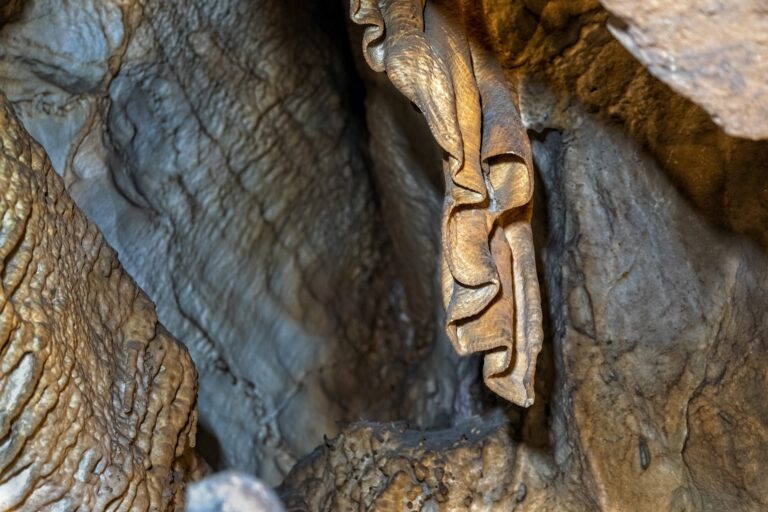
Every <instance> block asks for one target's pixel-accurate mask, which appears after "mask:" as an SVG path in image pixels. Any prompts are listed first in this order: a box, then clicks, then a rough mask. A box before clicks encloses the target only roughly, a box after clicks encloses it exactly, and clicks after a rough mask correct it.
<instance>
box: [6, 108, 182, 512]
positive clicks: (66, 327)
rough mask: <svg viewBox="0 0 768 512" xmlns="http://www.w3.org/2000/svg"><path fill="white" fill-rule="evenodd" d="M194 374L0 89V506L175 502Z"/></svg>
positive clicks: (157, 505)
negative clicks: (65, 189) (17, 117)
mask: <svg viewBox="0 0 768 512" xmlns="http://www.w3.org/2000/svg"><path fill="white" fill-rule="evenodd" d="M195 393H196V373H195V369H194V366H193V365H192V361H191V359H190V357H189V355H188V354H187V352H186V350H185V349H184V348H183V346H181V345H180V344H179V343H178V342H176V341H175V340H174V339H173V338H172V337H170V336H169V335H168V333H167V332H166V331H165V329H164V328H163V327H162V326H161V325H160V324H158V322H157V318H156V316H155V311H154V307H153V305H152V303H151V302H150V301H149V299H148V298H147V297H146V295H144V293H143V292H142V291H141V290H140V289H139V288H138V287H137V286H136V284H135V283H134V282H133V280H132V279H131V278H130V277H129V276H128V275H126V273H125V272H124V271H123V269H122V268H121V267H120V264H119V263H118V261H117V257H116V255H115V252H114V251H113V250H112V249H110V248H109V246H107V244H106V243H105V242H104V239H103V237H102V236H101V234H100V233H99V230H98V229H97V228H96V226H95V225H94V224H93V223H91V222H89V221H88V220H87V219H86V218H85V216H84V215H83V214H82V213H81V212H80V210H78V208H77V207H76V206H75V205H74V203H73V201H72V200H71V199H70V197H69V196H68V194H67V193H66V192H65V191H64V185H63V183H62V180H61V178H60V177H59V176H58V175H57V174H56V173H55V172H54V170H53V169H52V168H51V164H50V161H49V160H48V158H47V156H46V154H45V152H44V151H43V149H42V148H41V147H40V145H38V144H37V143H36V142H35V141H34V140H33V139H32V138H31V137H30V136H29V134H28V133H27V132H26V131H25V130H24V128H23V127H22V126H21V125H20V124H19V122H18V120H17V119H16V117H15V116H14V114H13V113H12V111H11V109H10V108H9V106H8V103H7V102H6V100H5V98H4V97H3V96H2V95H0V509H2V510H22V511H30V512H33V511H34V512H36V511H40V510H76V509H79V510H93V511H101V510H137V511H142V510H147V511H148V510H154V511H158V510H180V509H181V505H182V502H183V487H184V483H185V481H186V480H187V479H188V478H189V477H190V472H191V471H193V470H194V469H195V463H196V460H195V456H194V453H193V452H192V447H193V446H194V441H195V426H196V419H197V414H196V411H195Z"/></svg>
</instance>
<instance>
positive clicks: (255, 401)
mask: <svg viewBox="0 0 768 512" xmlns="http://www.w3.org/2000/svg"><path fill="white" fill-rule="evenodd" d="M343 16H344V15H343V11H342V9H341V6H340V5H339V6H338V8H333V9H326V8H324V7H322V6H319V5H315V4H314V3H312V2H302V1H290V2H282V1H280V2H276V1H259V2H250V1H246V0H226V1H222V2H216V3H211V2H203V1H201V2H193V3H189V2H165V1H144V0H142V1H133V2H116V1H115V2H112V1H109V2H90V1H82V2H80V1H78V2H68V3H66V4H59V3H58V2H49V1H36V2H27V3H26V4H24V5H23V9H21V10H20V12H18V13H16V14H15V15H14V17H13V18H12V19H11V21H9V22H8V23H6V24H5V25H4V26H3V27H2V31H0V89H2V90H3V91H5V92H6V94H7V95H8V97H9V99H10V101H11V103H12V105H13V107H14V109H15V110H16V112H17V113H18V114H19V116H20V117H21V119H22V121H23V123H24V124H25V126H26V127H27V129H28V130H29V131H30V133H31V134H32V135H33V136H34V137H35V138H36V139H37V140H38V141H39V142H40V143H41V144H42V145H43V146H44V147H45V149H46V150H47V152H48V153H49V155H50V157H51V160H52V162H53V166H54V168H55V169H56V171H57V172H58V173H60V174H61V175H62V176H63V177H64V179H65V182H66V185H67V189H68V191H69V193H70V194H71V195H72V196H73V198H74V199H75V200H76V201H77V203H78V204H79V205H80V206H81V207H82V208H83V210H84V211H85V212H86V213H87V214H88V215H89V217H90V218H91V219H93V220H94V221H95V222H96V223H97V224H98V225H99V227H100V228H101V230H102V231H103V233H104V235H105V237H106V239H107V240H108V241H109V242H110V244H112V245H113V246H114V247H115V249H116V250H117V251H118V253H119V255H120V259H121V261H122V263H123V264H124V265H125V267H126V269H127V271H128V272H129V273H130V274H131V275H132V276H134V277H135V279H136V280H137V282H138V284H139V285H140V286H142V288H144V289H145V290H146V291H147V293H148V294H149V296H150V297H151V298H152V300H154V301H155V302H156V303H157V305H158V314H159V317H160V319H161V320H162V321H163V322H164V323H165V325H167V326H168V329H169V330H170V331H171V332H172V333H173V334H174V335H175V336H177V337H178V338H179V339H181V340H183V341H184V343H185V344H186V345H187V347H188V348H189V350H190V353H191V355H192V357H193V358H194V361H195V364H196V366H197V368H198V372H199V375H200V395H199V407H200V426H201V429H200V443H199V445H200V449H201V451H202V453H203V454H204V455H205V456H206V458H207V459H208V460H209V461H210V462H211V464H213V466H214V467H235V468H239V469H243V470H247V471H249V472H252V473H255V474H258V475H260V476H262V477H264V478H266V479H267V480H269V481H271V482H273V483H274V482H277V481H279V480H280V478H281V475H283V474H284V473H285V472H287V471H288V469H289V468H290V467H291V466H292V465H293V463H294V462H295V461H296V459H297V457H299V456H301V455H303V454H305V453H307V452H308V451H309V450H310V449H311V448H312V447H313V446H314V445H316V444H317V443H318V442H320V441H321V440H322V436H323V434H326V433H327V434H330V435H332V434H333V433H334V432H336V430H337V428H338V424H339V423H338V422H345V421H350V420H354V419H357V418H359V417H362V416H366V417H372V418H378V419H380V420H387V419H394V418H403V417H406V418H410V419H412V420H413V421H416V422H421V423H423V424H426V425H428V424H431V423H433V422H434V421H439V419H440V418H443V419H444V418H446V417H447V414H448V413H447V412H446V411H450V410H451V407H452V404H451V400H452V397H453V392H452V389H453V384H452V377H451V375H452V372H451V371H445V372H443V374H442V375H443V376H442V377H441V379H440V380H439V382H434V381H432V382H426V379H423V378H422V375H423V372H412V371H411V370H410V367H411V365H412V364H414V363H416V362H418V361H421V360H422V359H424V358H425V357H426V355H428V354H429V353H430V350H431V342H432V339H433V338H434V334H433V333H430V332H429V331H430V329H431V325H432V324H433V322H432V318H433V317H434V316H436V315H438V311H437V309H438V308H436V307H435V306H434V305H433V304H429V305H426V306H425V305H424V304H423V303H422V304H421V305H419V306H418V307H416V309H411V310H408V308H407V307H406V305H405V302H406V299H405V297H406V293H413V289H414V287H413V283H414V282H415V281H414V280H413V279H412V280H410V281H409V283H408V284H404V282H403V280H401V279H399V278H398V277H397V274H396V266H395V257H394V251H393V249H392V247H391V245H392V244H391V242H390V238H389V237H388V236H387V235H386V229H385V227H384V223H383V219H382V217H381V215H380V213H379V206H378V203H377V199H376V195H375V193H374V186H375V185H374V184H373V183H372V179H371V173H370V172H369V171H370V161H369V158H368V149H367V147H366V144H365V142H366V135H365V133H366V128H365V120H364V113H363V97H362V94H361V90H360V86H359V83H358V82H357V80H356V79H355V71H354V64H353V62H352V59H351V57H350V53H349V52H350V51H349V48H348V42H347V36H346V32H345V28H344V17H343ZM299 35H300V36H299ZM427 220H428V219H427ZM411 226H413V228H412V229H414V230H415V231H425V232H427V233H428V235H427V236H433V234H429V233H434V230H433V228H432V227H431V226H429V225H426V224H423V223H420V222H416V221H412V222H411ZM407 229H410V228H407ZM407 229H406V230H407ZM422 257H423V258H426V261H427V262H429V259H430V252H429V251H424V252H422ZM435 258H436V256H435ZM400 264H401V266H402V261H401V262H400ZM416 286H417V287H420V288H421V289H423V288H425V287H424V286H421V285H416ZM406 288H408V289H409V290H411V291H409V292H407V291H406ZM422 302H423V301H422ZM425 308H428V309H425ZM417 324H419V325H420V326H421V327H419V326H418V325H417ZM425 326H427V327H425ZM443 357H444V356H442V355H438V359H442V358H443ZM445 357H448V356H447V355H446V356H445ZM416 381H419V382H422V384H418V383H417V382H416ZM415 382H416V383H415ZM419 386H421V388H419V389H427V390H428V392H429V394H428V396H429V397H430V398H431V401H430V406H429V407H426V406H425V405H424V402H425V400H424V397H426V396H427V393H426V392H425V393H422V392H420V391H418V390H416V388H417V387H419ZM414 390H415V392H414Z"/></svg>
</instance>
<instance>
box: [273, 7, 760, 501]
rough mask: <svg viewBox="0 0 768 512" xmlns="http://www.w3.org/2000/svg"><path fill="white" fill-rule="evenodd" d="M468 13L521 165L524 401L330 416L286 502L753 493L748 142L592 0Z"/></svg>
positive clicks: (754, 236) (753, 301) (754, 145)
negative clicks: (633, 49) (642, 53)
mask: <svg viewBox="0 0 768 512" xmlns="http://www.w3.org/2000/svg"><path fill="white" fill-rule="evenodd" d="M606 3H607V2H606ZM482 10H483V13H484V16H485V23H486V25H485V30H486V31H487V33H488V34H489V36H490V44H491V45H492V47H493V49H494V52H495V53H496V55H497V56H498V58H499V59H500V60H501V62H502V64H503V66H504V67H505V69H506V70H507V75H508V79H509V82H510V84H512V86H513V87H515V88H516V89H517V90H518V91H520V106H521V112H522V115H523V119H524V122H525V123H526V126H527V128H528V130H529V132H528V133H529V136H530V137H531V141H532V144H533V149H534V161H535V164H536V166H537V178H538V181H537V187H538V192H537V196H536V199H535V202H536V211H535V214H534V231H535V232H536V233H537V235H538V240H537V244H538V247H537V250H538V255H539V260H540V261H539V275H540V276H541V286H542V292H543V295H544V296H545V297H546V298H547V307H546V309H547V311H546V315H545V318H546V332H547V337H546V340H545V347H544V348H545V350H544V353H543V357H542V358H540V365H539V369H538V376H537V396H536V400H537V402H536V403H535V404H534V406H533V407H532V408H531V409H530V410H528V411H526V412H522V413H521V414H519V413H518V414H516V412H517V411H514V410H513V411H507V414H508V417H509V419H510V420H511V421H508V422H507V423H506V426H501V427H494V426H493V425H494V424H495V422H497V421H499V420H498V417H495V416H486V419H485V421H484V423H483V424H484V425H485V426H486V427H487V428H478V427H477V426H476V425H473V424H472V422H471V421H469V422H465V423H462V422H459V423H457V424H456V425H455V426H454V428H453V429H450V430H442V431H436V432H431V433H429V434H424V433H423V432H419V431H417V430H411V429H408V428H407V426H406V425H401V426H399V427H394V426H392V427H390V426H388V425H368V424H364V423H363V424H360V425H358V426H356V427H351V428H349V429H348V430H346V431H345V432H344V434H343V435H341V436H339V437H338V438H336V439H334V440H332V441H331V442H329V443H326V444H325V445H321V446H320V447H319V448H318V449H317V450H316V451H315V452H314V453H313V454H312V455H311V456H310V457H308V458H307V459H306V460H305V461H303V462H302V463H300V464H299V465H297V466H296V468H295V469H294V470H293V472H292V473H291V474H290V475H289V477H288V478H287V479H286V481H285V483H284V484H283V486H282V487H281V494H282V496H283V497H284V499H285V500H286V502H287V503H288V504H289V505H291V506H292V507H293V508H292V510H325V509H333V508H334V507H341V508H344V507H350V508H354V507H360V508H362V509H366V510H390V509H403V510H405V509H413V510H455V509H467V510H484V509H487V508H488V507H490V509H493V510H496V509H498V510H570V511H591V510H616V511H624V510H712V511H719V510H762V509H764V508H765V507H766V505H767V504H768V489H766V487H765V479H764V478H763V477H762V475H761V469H760V468H761V467H762V466H763V465H764V462H763V461H765V460H766V456H768V453H766V452H765V450H764V448H763V447H764V446H765V440H766V435H767V432H766V428H765V425H766V421H767V420H768V416H767V415H766V412H767V411H768V408H766V405H768V402H766V400H765V398H764V394H763V393H762V391H761V390H762V389H763V388H764V386H765V382H766V377H768V374H767V373H766V370H765V368H766V364H767V363H768V346H766V339H767V336H768V322H767V321H766V319H765V315H764V314H763V311H764V310H765V308H766V304H768V295H766V290H767V289H768V286H767V285H768V275H767V274H766V269H768V266H767V265H766V264H767V263H768V254H767V253H768V250H767V249H766V248H767V247H768V244H766V241H767V239H766V233H767V231H766V228H765V226H766V223H765V222H764V219H765V214H766V205H767V204H768V203H766V200H765V199H766V195H765V193H766V192H765V191H766V190H768V187H766V185H767V184H768V183H767V182H766V180H768V173H766V170H768V168H767V167H766V158H765V157H766V151H767V150H768V144H766V143H765V142H760V141H752V140H746V139H741V138H737V137H733V136H730V135H728V134H727V133H726V132H725V130H724V129H723V128H721V127H720V126H718V125H717V124H716V123H715V122H714V121H713V120H712V118H711V117H710V115H709V114H708V113H707V112H706V111H705V110H703V109H702V108H701V107H700V106H697V105H696V104H694V103H693V102H692V101H690V100H688V99H686V98H684V97H681V96H680V95H678V94H677V93H676V92H674V91H673V90H672V89H671V88H670V87H669V86H667V85H665V84H664V83H663V82H661V81H659V80H658V79H656V78H654V77H653V76H652V75H651V74H650V73H649V72H648V71H647V70H646V69H645V68H644V67H643V65H642V64H641V63H640V62H638V61H637V60H636V59H635V58H634V57H633V55H632V54H631V53H630V52H629V51H628V50H627V49H626V48H625V47H623V46H622V44H621V42H620V41H618V40H617V39H616V38H615V37H613V35H612V34H611V32H610V31H609V20H610V18H609V15H608V13H607V12H606V11H604V10H603V9H602V7H601V6H600V4H598V3H597V2H593V1H581V2H570V1H569V2H565V1H563V2H558V1H552V2H504V1H500V0H499V1H495V0H486V1H484V2H482ZM758 37H759V36H758ZM547 352H549V355H548V356H547V355H545V353H547ZM542 377H543V378H542ZM497 429H500V430H497ZM478 436H479V438H478ZM499 460H504V461H505V462H504V464H502V465H501V466H500V464H499V463H498V461H499ZM467 475H475V478H467ZM481 475H494V478H493V479H491V480H492V481H491V482H489V481H486V480H485V479H483V478H481ZM339 482H342V484H341V485H339Z"/></svg>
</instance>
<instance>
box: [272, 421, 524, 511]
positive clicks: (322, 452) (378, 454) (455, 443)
mask: <svg viewBox="0 0 768 512" xmlns="http://www.w3.org/2000/svg"><path fill="white" fill-rule="evenodd" d="M506 426H507V424H506V421H505V420H504V417H503V416H502V415H500V414H494V415H492V416H490V417H487V418H481V417H475V418H472V419H470V420H467V421H465V422H461V423H459V424H458V425H456V426H455V427H453V428H451V429H449V430H443V431H436V432H429V433H425V432H424V431H420V430H413V429H408V428H407V426H406V425H404V424H370V423H361V424H358V425H355V426H353V427H350V428H349V429H348V430H346V431H344V432H343V433H342V434H341V435H339V436H338V437H337V438H335V439H333V440H330V441H327V442H326V443H325V444H324V445H322V446H321V447H320V448H318V449H317V450H316V451H315V452H314V453H313V454H312V455H311V456H309V457H308V458H307V459H306V460H304V461H302V462H301V463H299V464H298V465H297V466H296V467H295V468H294V469H293V470H292V471H291V473H290V474H289V475H288V477H287V478H286V481H285V483H284V484H283V485H282V486H281V487H280V488H279V489H278V491H279V492H280V495H281V497H282V498H283V499H284V500H285V502H286V505H287V508H288V510H289V511H290V512H299V511H305V510H306V511H314V510H370V511H390V510H391V511H395V510H512V509H513V508H514V506H515V504H516V503H519V502H521V501H523V500H524V499H525V494H526V486H525V484H523V483H521V481H520V477H521V475H519V474H517V471H518V469H519V468H517V467H516V464H515V458H516V455H517V454H516V453H515V447H514V445H513V443H512V442H511V441H510V438H509V435H508V433H507V431H506ZM510 488H514V489H515V492H514V493H510V492H508V490H509V489H510Z"/></svg>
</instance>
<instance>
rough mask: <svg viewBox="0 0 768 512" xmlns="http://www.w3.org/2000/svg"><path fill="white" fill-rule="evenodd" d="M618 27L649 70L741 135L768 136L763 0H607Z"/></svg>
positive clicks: (767, 29)
mask: <svg viewBox="0 0 768 512" xmlns="http://www.w3.org/2000/svg"><path fill="white" fill-rule="evenodd" d="M601 3H602V4H603V5H604V6H605V8H606V9H608V11H610V12H611V14H613V15H614V19H612V20H611V22H610V23H609V28H610V30H611V32H612V33H613V34H614V35H615V36H616V37H617V38H618V39H619V41H621V43H622V44H623V45H624V46H625V47H626V48H627V49H628V50H629V51H630V52H631V53H632V54H633V55H634V56H635V57H637V58H638V59H639V60H640V61H641V62H642V63H643V64H644V65H645V66H646V67H647V68H648V70H649V71H650V72H651V73H652V74H653V75H654V76H656V77H658V78H659V79H661V80H663V81H664V82H666V83H667V84H668V85H669V86H671V87H672V88H673V89H674V90H675V91H677V92H678V93H680V94H682V95H684V96H686V97H688V98H690V99H691V100H693V101H695V102H696V103H698V104H699V105H701V106H702V107H703V108H704V109H705V110H706V111H707V112H709V113H710V115H712V118H713V119H714V120H715V122H716V123H717V124H719V125H720V126H722V127H723V128H724V129H725V131H726V132H727V133H728V134H730V135H733V136H736V137H745V138H749V139H768V79H767V78H766V77H768V10H766V6H765V2H763V1H762V0H729V1H727V2H723V1H721V0H704V1H702V0H684V1H679V2H670V1H668V0H648V1H643V2H636V1H633V0H601Z"/></svg>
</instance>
